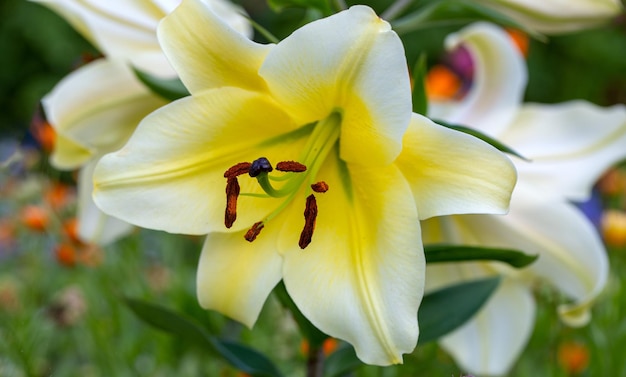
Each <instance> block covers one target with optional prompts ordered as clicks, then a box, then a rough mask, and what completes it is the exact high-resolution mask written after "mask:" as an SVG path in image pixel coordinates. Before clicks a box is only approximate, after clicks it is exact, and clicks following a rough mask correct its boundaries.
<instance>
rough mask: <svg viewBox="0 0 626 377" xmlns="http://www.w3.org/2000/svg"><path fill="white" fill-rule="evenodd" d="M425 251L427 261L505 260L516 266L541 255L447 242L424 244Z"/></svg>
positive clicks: (528, 262)
mask: <svg viewBox="0 0 626 377" xmlns="http://www.w3.org/2000/svg"><path fill="white" fill-rule="evenodd" d="M424 253H425V255H426V263H441V262H466V261H475V260H489V261H498V262H504V263H507V264H509V265H510V266H513V267H516V268H522V267H526V266H528V265H529V264H531V263H533V262H534V261H535V260H537V258H538V257H539V256H538V255H529V254H525V253H522V252H521V251H519V250H512V249H501V248H487V247H479V246H465V245H447V244H434V245H424Z"/></svg>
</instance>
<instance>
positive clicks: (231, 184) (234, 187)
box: [224, 177, 240, 228]
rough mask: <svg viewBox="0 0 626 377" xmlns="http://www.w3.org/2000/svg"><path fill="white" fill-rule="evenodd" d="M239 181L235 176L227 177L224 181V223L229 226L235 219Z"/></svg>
mask: <svg viewBox="0 0 626 377" xmlns="http://www.w3.org/2000/svg"><path fill="white" fill-rule="evenodd" d="M239 191H240V187H239V182H238V181H237V178H234V177H233V178H228V181H227V183H226V211H225V213H224V225H226V227H227V228H230V227H231V226H233V224H234V223H235V220H236V219H237V197H239Z"/></svg>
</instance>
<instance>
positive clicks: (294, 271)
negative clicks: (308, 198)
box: [259, 159, 425, 365]
mask: <svg viewBox="0 0 626 377" xmlns="http://www.w3.org/2000/svg"><path fill="white" fill-rule="evenodd" d="M333 160H336V159H333ZM349 171H350V176H351V179H352V185H347V186H346V184H345V182H346V178H345V177H342V174H343V173H344V172H343V171H341V169H338V167H337V162H336V161H330V162H328V164H327V165H326V166H325V167H323V168H322V169H321V170H320V173H319V174H318V176H319V177H323V179H324V181H325V182H327V183H328V185H329V187H330V188H329V190H328V192H326V193H324V194H316V195H315V196H316V197H317V205H318V216H317V222H316V224H317V225H316V228H315V232H314V234H313V239H312V242H311V243H310V244H309V245H308V246H307V247H306V248H305V249H304V250H301V249H300V248H299V247H298V237H299V234H300V232H301V230H302V228H303V224H304V221H303V218H302V209H303V207H304V203H302V206H303V207H299V206H297V205H294V206H291V208H290V211H289V214H288V217H287V218H286V219H285V220H284V221H283V224H284V225H283V231H282V234H281V237H280V243H279V248H280V251H281V253H282V254H283V255H284V269H283V279H284V281H285V286H286V287H287V291H288V292H289V295H290V296H291V297H292V298H293V300H294V302H295V303H296V305H297V306H298V308H299V309H300V310H301V311H302V313H303V314H304V315H305V316H306V317H307V318H308V319H309V320H310V321H311V322H312V323H313V324H314V325H315V326H316V327H318V328H319V329H320V330H322V331H323V332H325V333H327V334H329V335H331V336H333V337H336V338H340V339H344V340H346V341H348V342H350V343H351V344H352V345H354V347H355V349H356V353H357V356H358V357H359V358H360V359H361V360H362V361H364V362H365V363H368V364H377V365H389V364H395V363H401V362H402V356H401V355H402V354H403V353H408V352H411V351H412V350H413V348H414V347H415V345H416V342H417V336H418V327H417V309H418V306H419V303H420V301H421V298H422V293H423V284H424V279H423V277H424V275H423V274H424V268H425V261H424V255H423V251H422V246H421V245H422V244H421V239H420V230H419V222H418V220H417V212H416V209H415V207H414V206H413V204H412V203H413V201H412V195H411V192H410V189H409V187H408V185H407V184H406V182H405V181H404V178H403V176H402V174H401V173H400V171H399V170H398V169H397V168H395V167H394V166H393V165H391V166H388V167H380V168H376V170H375V172H373V171H371V170H367V169H362V168H358V169H357V168H356V167H354V166H349ZM271 226H273V224H271V223H270V224H268V225H267V227H268V228H269V227H271ZM262 236H263V234H261V235H260V236H259V237H262Z"/></svg>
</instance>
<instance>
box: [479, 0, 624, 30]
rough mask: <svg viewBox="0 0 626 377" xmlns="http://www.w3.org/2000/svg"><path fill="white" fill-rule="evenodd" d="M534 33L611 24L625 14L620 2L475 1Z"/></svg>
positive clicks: (602, 0) (549, 0)
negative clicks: (610, 22) (621, 14)
mask: <svg viewBox="0 0 626 377" xmlns="http://www.w3.org/2000/svg"><path fill="white" fill-rule="evenodd" d="M474 1H477V2H479V3H481V4H482V5H485V6H488V7H491V8H494V9H495V10H497V11H499V12H502V13H503V14H505V15H507V16H509V17H511V18H512V19H513V20H515V21H517V22H519V23H520V24H521V25H524V26H526V27H528V28H529V29H531V30H535V31H538V32H540V33H546V34H563V33H568V32H573V31H577V30H581V29H585V28H590V27H594V26H598V25H601V24H602V23H607V22H609V21H610V20H611V19H612V18H615V17H617V16H618V15H619V14H620V13H622V12H623V10H624V8H623V6H622V3H621V1H620V0H568V1H566V2H563V1H561V0H474Z"/></svg>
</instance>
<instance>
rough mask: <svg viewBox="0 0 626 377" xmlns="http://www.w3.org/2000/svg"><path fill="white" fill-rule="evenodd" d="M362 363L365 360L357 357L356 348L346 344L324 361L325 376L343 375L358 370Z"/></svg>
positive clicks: (337, 376)
mask: <svg viewBox="0 0 626 377" xmlns="http://www.w3.org/2000/svg"><path fill="white" fill-rule="evenodd" d="M361 365H363V362H362V361H361V360H359V358H358V357H356V352H354V348H353V347H352V346H351V345H349V344H345V345H344V346H342V347H341V348H339V349H337V350H336V351H335V352H333V353H331V354H330V356H328V358H327V359H326V361H325V362H324V377H341V376H344V375H346V374H348V373H349V372H352V371H354V370H356V369H357V368H358V367H360V366H361Z"/></svg>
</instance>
